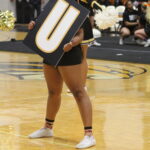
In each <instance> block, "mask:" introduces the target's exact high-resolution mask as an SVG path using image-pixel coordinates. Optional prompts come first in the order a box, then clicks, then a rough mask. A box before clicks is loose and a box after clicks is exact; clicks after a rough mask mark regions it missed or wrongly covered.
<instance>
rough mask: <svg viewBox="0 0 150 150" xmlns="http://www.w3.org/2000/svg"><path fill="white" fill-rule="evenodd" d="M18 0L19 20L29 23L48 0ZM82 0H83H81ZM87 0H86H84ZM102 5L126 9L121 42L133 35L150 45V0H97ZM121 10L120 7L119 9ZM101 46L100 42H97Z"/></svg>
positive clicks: (121, 30)
mask: <svg viewBox="0 0 150 150" xmlns="http://www.w3.org/2000/svg"><path fill="white" fill-rule="evenodd" d="M11 1H12V2H14V1H16V11H17V22H18V23H29V22H30V21H31V20H34V19H35V18H37V17H38V16H39V14H40V13H41V7H42V4H44V3H46V2H47V1H48V0H11ZM81 1H82V0H81ZM83 1H86V0H83ZM87 1H93V0H87ZM96 1H97V2H98V3H99V4H100V5H101V6H103V7H105V8H107V7H109V6H113V7H115V8H118V7H119V6H122V7H123V8H124V9H122V10H123V11H122V12H121V13H122V14H120V13H119V12H118V15H119V17H120V18H121V20H120V21H119V28H118V29H117V30H118V31H119V35H120V39H119V44H120V45H124V44H125V38H127V37H129V36H131V35H132V36H133V40H134V41H135V42H136V43H137V44H140V45H144V47H148V46H150V0H96ZM118 10H119V9H118ZM95 45H96V46H100V45H101V44H100V43H96V44H95Z"/></svg>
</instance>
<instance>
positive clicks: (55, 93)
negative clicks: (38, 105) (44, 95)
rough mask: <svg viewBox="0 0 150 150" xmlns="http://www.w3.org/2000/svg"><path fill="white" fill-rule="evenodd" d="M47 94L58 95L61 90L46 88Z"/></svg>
mask: <svg viewBox="0 0 150 150" xmlns="http://www.w3.org/2000/svg"><path fill="white" fill-rule="evenodd" d="M48 95H49V96H50V97H58V96H60V95H61V91H59V90H52V89H51V90H48Z"/></svg>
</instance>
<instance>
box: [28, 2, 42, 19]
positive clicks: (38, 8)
mask: <svg viewBox="0 0 150 150" xmlns="http://www.w3.org/2000/svg"><path fill="white" fill-rule="evenodd" d="M42 3H44V0H30V4H31V5H32V7H33V13H32V18H31V19H32V20H34V19H35V18H37V17H38V16H39V15H40V13H41V4H42ZM35 10H36V14H37V15H36V17H35Z"/></svg>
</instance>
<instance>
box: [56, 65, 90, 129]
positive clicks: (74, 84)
mask: <svg viewBox="0 0 150 150" xmlns="http://www.w3.org/2000/svg"><path fill="white" fill-rule="evenodd" d="M81 70H82V67H81V65H74V66H63V67H59V71H60V73H61V75H62V77H63V79H64V81H65V83H66V84H67V86H68V88H69V89H70V90H71V92H72V93H73V95H74V97H75V99H76V102H77V104H78V107H79V110H80V114H81V117H82V121H83V124H84V127H87V126H92V106H91V102H90V99H89V96H88V95H87V93H86V91H85V89H84V86H83V81H82V71H81Z"/></svg>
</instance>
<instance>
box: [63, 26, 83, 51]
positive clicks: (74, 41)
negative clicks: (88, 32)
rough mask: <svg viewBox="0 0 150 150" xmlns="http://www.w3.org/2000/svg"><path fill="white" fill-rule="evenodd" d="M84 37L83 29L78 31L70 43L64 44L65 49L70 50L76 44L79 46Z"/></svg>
mask: <svg viewBox="0 0 150 150" xmlns="http://www.w3.org/2000/svg"><path fill="white" fill-rule="evenodd" d="M83 37H84V32H83V29H80V30H79V31H78V32H77V34H76V35H75V36H74V37H73V39H72V40H71V41H70V42H69V43H67V44H65V45H64V48H63V50H64V51H65V52H68V51H70V50H71V49H72V48H73V47H74V46H77V45H79V44H80V43H81V41H82V40H83Z"/></svg>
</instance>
